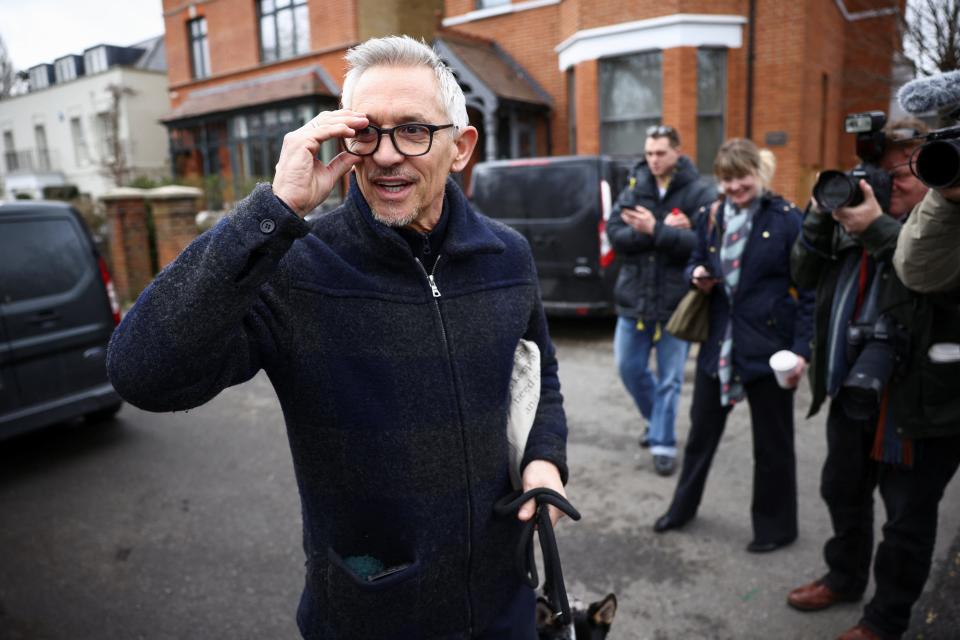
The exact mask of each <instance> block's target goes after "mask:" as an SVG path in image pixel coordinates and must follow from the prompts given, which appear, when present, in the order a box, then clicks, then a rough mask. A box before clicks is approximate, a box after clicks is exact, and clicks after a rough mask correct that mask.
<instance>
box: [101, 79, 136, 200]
mask: <svg viewBox="0 0 960 640" xmlns="http://www.w3.org/2000/svg"><path fill="white" fill-rule="evenodd" d="M106 90H107V92H108V93H109V94H110V108H109V109H108V110H107V111H106V113H104V114H102V115H104V116H106V117H105V118H104V127H105V130H104V134H105V137H106V140H105V142H106V144H105V147H106V148H105V149H104V151H105V157H104V158H103V159H102V160H101V163H100V164H101V165H102V167H103V172H104V173H105V174H106V175H108V176H109V177H110V178H111V179H112V180H113V183H114V185H116V186H118V187H121V186H123V185H124V184H126V182H127V179H128V178H129V177H130V175H129V174H130V166H129V158H128V157H127V149H126V146H125V144H124V140H123V139H121V137H120V114H121V112H122V108H123V104H122V103H123V98H124V96H132V95H134V94H135V93H136V92H135V91H134V90H133V89H131V88H130V87H125V86H123V85H118V84H110V85H107V89H106Z"/></svg>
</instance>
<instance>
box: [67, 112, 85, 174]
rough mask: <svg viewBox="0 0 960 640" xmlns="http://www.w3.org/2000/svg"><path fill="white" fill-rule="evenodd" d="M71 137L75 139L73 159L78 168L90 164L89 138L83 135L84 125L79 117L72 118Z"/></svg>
mask: <svg viewBox="0 0 960 640" xmlns="http://www.w3.org/2000/svg"><path fill="white" fill-rule="evenodd" d="M70 137H71V138H73V158H74V160H76V162H77V166H79V167H82V166H84V165H86V164H89V163H90V148H89V147H88V146H87V137H86V136H85V135H84V133H83V123H82V122H80V118H79V117H76V116H74V117H73V118H70Z"/></svg>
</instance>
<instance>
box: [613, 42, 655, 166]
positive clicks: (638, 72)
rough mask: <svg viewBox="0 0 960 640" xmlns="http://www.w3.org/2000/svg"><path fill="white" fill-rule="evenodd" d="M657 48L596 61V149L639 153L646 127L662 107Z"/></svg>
mask: <svg viewBox="0 0 960 640" xmlns="http://www.w3.org/2000/svg"><path fill="white" fill-rule="evenodd" d="M662 58H663V56H662V55H661V53H660V52H659V51H649V52H646V53H636V54H631V55H628V56H623V57H619V58H607V59H604V60H601V61H600V150H601V152H603V153H619V154H634V155H636V154H642V153H643V144H644V138H645V137H646V133H645V132H646V128H647V127H649V126H651V125H655V124H658V123H659V122H660V117H661V112H662V109H663V78H662V66H663V65H662Z"/></svg>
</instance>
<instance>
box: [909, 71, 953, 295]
mask: <svg viewBox="0 0 960 640" xmlns="http://www.w3.org/2000/svg"><path fill="white" fill-rule="evenodd" d="M898 99H899V101H900V104H901V106H902V107H903V108H904V109H906V110H907V111H909V112H911V113H924V112H929V111H932V110H934V109H938V110H941V112H948V113H949V115H948V119H950V118H952V119H953V120H960V70H957V71H950V72H947V73H943V74H940V75H936V76H932V77H929V78H919V79H917V80H913V81H912V82H909V83H907V84H906V85H905V86H904V87H903V88H901V90H900V93H899V95H898ZM928 138H929V139H928V140H927V142H926V143H925V144H924V145H923V146H922V147H921V148H920V149H918V152H917V153H916V155H915V156H914V157H913V158H911V161H912V167H913V168H914V169H915V170H916V173H917V175H918V177H919V178H920V179H921V180H923V181H924V182H925V183H926V184H927V186H929V187H930V192H929V193H927V196H926V197H925V198H924V199H923V202H921V203H920V205H919V206H918V207H917V208H916V210H914V212H913V214H912V215H911V216H910V218H909V219H908V220H907V222H906V224H904V226H903V232H902V234H901V236H900V241H899V242H898V243H897V250H896V252H895V253H894V256H893V266H894V268H895V269H896V270H897V275H898V276H899V277H900V279H901V280H902V281H903V283H904V284H905V285H907V286H908V287H910V288H911V289H913V290H914V291H919V292H921V293H932V292H940V293H943V292H953V293H957V292H960V252H958V251H957V245H958V241H960V126H956V125H955V126H953V127H948V128H945V129H939V130H937V131H934V132H933V133H932V134H930V135H929V136H928Z"/></svg>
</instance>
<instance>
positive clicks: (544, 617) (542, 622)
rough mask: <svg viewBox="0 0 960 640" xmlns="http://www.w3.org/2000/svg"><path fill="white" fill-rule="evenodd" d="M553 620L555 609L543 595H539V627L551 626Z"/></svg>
mask: <svg viewBox="0 0 960 640" xmlns="http://www.w3.org/2000/svg"><path fill="white" fill-rule="evenodd" d="M551 622H553V610H552V609H551V608H550V604H549V603H548V602H547V600H546V598H544V597H543V596H537V629H543V628H545V627H549V626H550V623H551Z"/></svg>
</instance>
